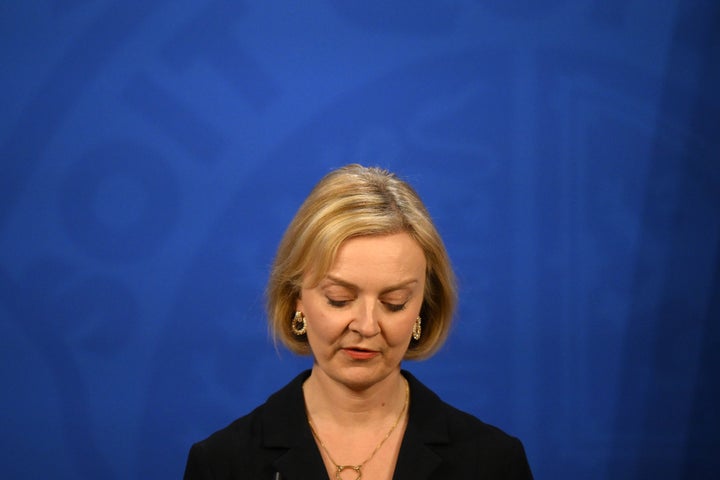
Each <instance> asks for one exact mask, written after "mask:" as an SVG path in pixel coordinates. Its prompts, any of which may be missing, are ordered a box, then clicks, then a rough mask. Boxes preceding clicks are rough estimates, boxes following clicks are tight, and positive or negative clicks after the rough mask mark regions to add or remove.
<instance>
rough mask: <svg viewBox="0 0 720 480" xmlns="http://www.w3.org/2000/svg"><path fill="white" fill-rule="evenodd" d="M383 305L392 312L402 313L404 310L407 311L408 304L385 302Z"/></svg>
mask: <svg viewBox="0 0 720 480" xmlns="http://www.w3.org/2000/svg"><path fill="white" fill-rule="evenodd" d="M383 303H384V304H385V307H386V308H387V309H388V310H390V311H391V312H400V311H402V310H405V305H407V302H406V303H388V302H383Z"/></svg>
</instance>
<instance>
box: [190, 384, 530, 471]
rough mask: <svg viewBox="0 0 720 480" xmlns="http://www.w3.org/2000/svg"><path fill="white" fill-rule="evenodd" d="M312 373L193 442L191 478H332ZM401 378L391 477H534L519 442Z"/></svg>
mask: <svg viewBox="0 0 720 480" xmlns="http://www.w3.org/2000/svg"><path fill="white" fill-rule="evenodd" d="M309 375H310V371H306V372H303V373H302V374H300V375H299V376H297V377H296V378H295V379H294V380H293V381H292V382H290V383H289V384H288V385H286V386H285V387H283V388H282V389H281V390H280V391H278V392H276V393H275V394H273V395H272V396H271V397H270V398H268V400H267V402H265V404H263V405H261V406H259V407H258V408H256V409H255V410H254V411H253V412H252V413H250V414H249V415H246V416H244V417H242V418H240V419H238V420H236V421H234V422H233V423H231V424H230V425H228V426H227V427H225V428H224V429H222V430H220V431H218V432H215V433H214V434H213V435H211V436H210V437H208V438H207V439H205V440H203V441H201V442H198V443H196V444H195V445H193V446H192V448H191V449H190V454H189V456H188V460H187V466H186V467H185V480H211V479H212V480H278V479H282V480H314V479H327V478H328V475H327V470H326V469H325V464H324V463H323V460H322V457H321V455H320V450H319V449H318V447H317V445H316V443H315V439H314V438H313V435H312V432H311V431H310V427H309V425H308V421H307V414H306V412H305V400H304V397H303V393H302V384H303V382H304V381H305V380H306V379H307V377H308V376H309ZM403 375H404V376H405V378H407V380H408V382H409V384H410V411H409V417H408V424H407V428H406V430H405V436H404V437H403V440H402V444H401V446H400V454H399V457H398V460H397V464H396V466H395V473H394V475H393V479H395V480H405V479H408V480H410V479H412V480H450V479H452V480H459V479H468V480H470V479H472V480H478V479H488V480H491V479H492V480H494V479H512V480H521V479H522V480H525V479H532V474H531V473H530V467H529V466H528V462H527V458H526V456H525V451H524V449H523V446H522V444H521V443H520V441H519V440H518V439H516V438H514V437H511V436H509V435H507V434H505V433H504V432H502V431H501V430H499V429H497V428H495V427H493V426H491V425H488V424H485V423H483V422H481V421H480V420H478V419H477V418H475V417H473V416H472V415H469V414H467V413H464V412H461V411H460V410H457V409H456V408H453V407H451V406H450V405H448V404H447V403H445V402H443V401H442V400H440V398H439V397H438V396H437V395H435V394H434V393H433V392H432V391H430V390H429V389H428V388H427V387H425V386H424V385H423V384H422V383H420V382H419V381H418V380H417V379H416V378H415V377H413V376H412V375H411V374H409V373H408V372H406V371H403ZM369 480H372V479H369Z"/></svg>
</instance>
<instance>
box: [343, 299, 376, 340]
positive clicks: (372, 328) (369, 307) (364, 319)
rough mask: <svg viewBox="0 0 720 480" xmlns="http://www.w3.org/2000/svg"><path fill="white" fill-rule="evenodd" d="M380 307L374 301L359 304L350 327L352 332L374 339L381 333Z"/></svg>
mask: <svg viewBox="0 0 720 480" xmlns="http://www.w3.org/2000/svg"><path fill="white" fill-rule="evenodd" d="M378 315H379V311H378V305H377V303H376V302H374V301H360V302H357V309H356V311H355V312H354V315H353V319H352V321H351V322H350V324H349V325H348V327H349V328H350V330H352V331H353V332H357V333H359V334H360V335H362V336H363V337H367V338H369V337H374V336H375V335H377V334H378V333H380V322H379V318H378Z"/></svg>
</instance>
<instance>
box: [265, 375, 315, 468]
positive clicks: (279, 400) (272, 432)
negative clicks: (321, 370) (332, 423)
mask: <svg viewBox="0 0 720 480" xmlns="http://www.w3.org/2000/svg"><path fill="white" fill-rule="evenodd" d="M309 376H310V370H307V371H305V372H303V373H301V374H300V375H298V376H297V377H295V379H293V380H292V381H291V382H290V383H289V384H287V385H286V386H285V387H283V388H282V389H281V390H279V391H278V392H276V393H274V394H273V395H271V396H270V398H268V400H267V402H266V403H265V408H263V412H262V428H263V446H264V447H265V448H268V449H278V450H279V451H282V450H283V449H285V452H284V453H280V454H279V456H278V457H277V458H276V459H275V461H274V462H273V467H274V468H275V469H276V470H277V471H278V472H280V474H281V475H282V478H283V479H288V480H290V479H296V478H297V479H305V478H317V473H318V472H325V465H324V463H323V460H322V457H321V455H320V451H319V450H318V449H317V446H316V444H315V439H314V438H313V434H312V431H311V430H310V426H309V424H308V421H307V413H306V410H305V397H304V396H303V390H302V384H303V383H304V382H305V380H307V378H308V377H309Z"/></svg>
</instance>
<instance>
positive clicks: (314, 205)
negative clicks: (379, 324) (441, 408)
mask: <svg viewBox="0 0 720 480" xmlns="http://www.w3.org/2000/svg"><path fill="white" fill-rule="evenodd" d="M398 232H407V233H408V234H409V235H410V236H411V237H412V238H413V239H414V240H415V241H416V242H417V243H418V245H420V247H421V248H422V250H423V252H424V253H425V259H426V262H427V268H426V279H425V292H424V299H423V304H422V307H421V309H420V316H421V317H422V320H423V324H422V336H421V337H420V340H417V341H416V340H412V341H411V342H410V347H409V349H408V351H407V353H406V355H405V358H407V359H422V358H427V357H429V356H431V355H432V354H433V353H435V352H436V351H437V350H438V349H439V348H440V347H441V346H442V344H443V343H444V342H445V340H446V338H447V336H448V333H449V331H450V325H451V323H452V316H453V313H454V310H455V304H456V297H457V293H456V286H455V275H454V273H453V270H452V267H451V265H450V259H449V257H448V254H447V252H446V250H445V246H444V244H443V241H442V239H441V238H440V234H439V233H438V231H437V229H436V228H435V225H434V224H433V222H432V220H431V218H430V215H429V213H428V211H427V209H426V208H425V206H424V205H423V203H422V201H421V200H420V197H419V196H418V194H417V193H416V192H415V190H414V189H413V188H412V187H411V186H410V185H409V184H408V183H406V182H404V181H403V180H401V179H399V178H398V177H397V176H396V175H394V174H393V173H390V172H388V171H387V170H383V169H380V168H376V167H370V168H368V167H363V166H361V165H347V166H345V167H342V168H339V169H337V170H334V171H332V172H330V173H329V174H327V175H326V176H325V177H323V178H322V179H321V180H320V182H318V184H317V185H316V186H315V188H313V190H312V191H311V192H310V195H308V197H307V198H306V199H305V201H304V202H303V204H302V205H301V206H300V209H299V210H298V212H297V213H296V214H295V217H294V218H293V220H292V221H291V222H290V225H289V226H288V228H287V230H286V231H285V234H284V235H283V238H282V240H281V241H280V245H279V247H278V250H277V254H276V256H275V261H274V263H273V266H272V270H271V272H270V278H269V281H268V286H267V311H268V320H269V323H270V330H271V333H272V335H273V337H274V339H275V340H276V341H277V340H280V341H281V342H282V343H283V344H284V345H285V346H286V347H287V348H288V349H290V350H291V351H292V352H295V353H298V354H301V355H307V354H310V347H309V345H308V342H307V337H306V336H305V335H302V336H297V335H295V334H293V333H292V331H291V328H290V327H291V320H292V318H293V316H294V314H295V306H296V302H297V300H298V297H299V295H300V288H301V283H302V280H303V276H304V275H306V274H311V275H312V276H313V278H311V279H310V281H311V282H312V283H316V282H317V281H320V280H321V279H322V277H324V276H325V275H326V274H327V272H328V271H329V269H330V268H331V266H332V264H333V262H334V260H335V255H336V253H337V251H338V248H339V247H340V245H341V244H342V243H343V242H344V241H345V240H347V239H349V238H352V237H358V236H365V235H387V234H392V233H398Z"/></svg>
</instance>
